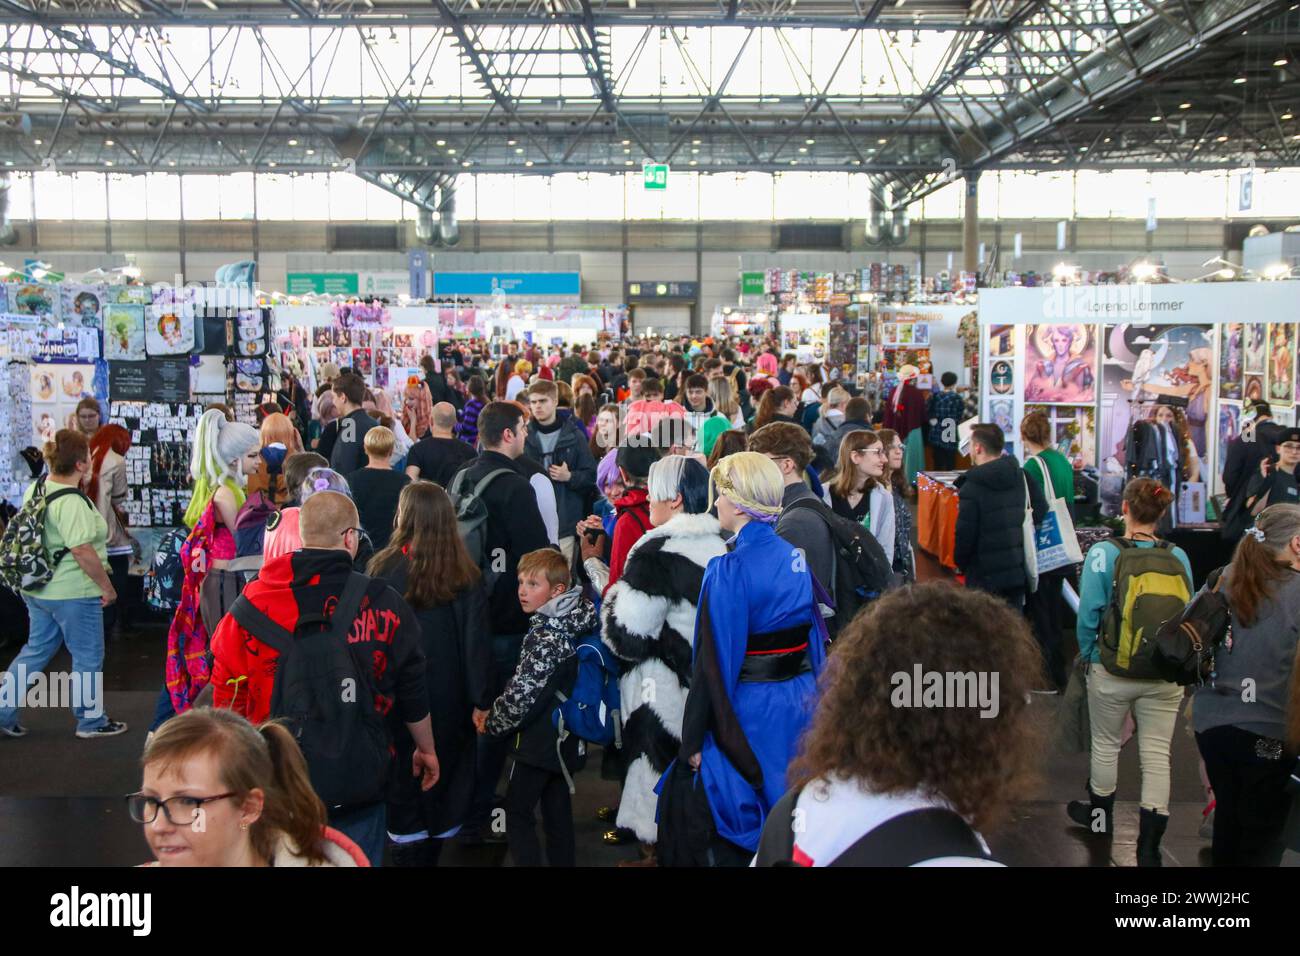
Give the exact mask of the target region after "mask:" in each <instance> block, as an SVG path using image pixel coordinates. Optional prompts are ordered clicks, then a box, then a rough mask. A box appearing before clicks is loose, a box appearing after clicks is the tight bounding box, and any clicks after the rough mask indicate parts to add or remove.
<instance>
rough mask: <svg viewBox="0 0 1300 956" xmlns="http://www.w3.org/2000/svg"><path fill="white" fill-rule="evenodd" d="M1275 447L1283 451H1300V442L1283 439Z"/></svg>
mask: <svg viewBox="0 0 1300 956" xmlns="http://www.w3.org/2000/svg"><path fill="white" fill-rule="evenodd" d="M1277 447H1279V448H1281V449H1282V450H1283V451H1289V452H1300V442H1295V441H1284V442H1282V444H1280V445H1278V446H1277Z"/></svg>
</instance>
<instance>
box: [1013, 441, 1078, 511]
mask: <svg viewBox="0 0 1300 956" xmlns="http://www.w3.org/2000/svg"><path fill="white" fill-rule="evenodd" d="M1041 455H1042V459H1043V461H1045V462H1047V471H1048V473H1049V474H1050V475H1051V476H1052V491H1054V492H1055V493H1056V497H1057V498H1060V499H1061V500H1062V501H1064V502H1065V507H1066V509H1067V510H1068V511H1069V512H1070V517H1071V518H1073V517H1074V466H1073V465H1071V464H1070V460H1069V459H1068V458H1066V457H1065V456H1064V455H1062V454H1061V453H1060V452H1059V451H1057V450H1056V449H1055V448H1048V449H1045V450H1044V451H1043V452H1042V453H1041ZM1037 459H1038V456H1036V455H1035V456H1031V457H1029V458H1026V459H1025V474H1026V475H1028V476H1029V477H1030V478H1033V479H1034V481H1036V482H1038V486H1039V487H1040V488H1042V489H1043V494H1044V495H1046V494H1047V485H1046V484H1044V483H1043V472H1042V469H1041V468H1040V467H1039V462H1038V460H1037ZM1048 504H1051V502H1050V501H1049V502H1048Z"/></svg>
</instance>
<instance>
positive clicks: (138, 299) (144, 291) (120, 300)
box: [104, 285, 153, 306]
mask: <svg viewBox="0 0 1300 956" xmlns="http://www.w3.org/2000/svg"><path fill="white" fill-rule="evenodd" d="M152 302H153V290H152V289H150V288H149V287H148V286H147V285H111V286H109V287H108V290H107V291H106V292H105V294H104V304H105V305H106V306H109V305H150V304H151V303H152Z"/></svg>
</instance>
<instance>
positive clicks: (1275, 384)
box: [1267, 323, 1295, 405]
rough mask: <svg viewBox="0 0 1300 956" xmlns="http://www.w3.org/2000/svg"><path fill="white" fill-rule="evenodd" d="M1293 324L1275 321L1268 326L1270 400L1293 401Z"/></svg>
mask: <svg viewBox="0 0 1300 956" xmlns="http://www.w3.org/2000/svg"><path fill="white" fill-rule="evenodd" d="M1294 389H1295V326H1294V325H1292V324H1290V323H1277V324H1275V325H1270V326H1269V327H1268V389H1267V397H1268V400H1269V401H1270V402H1277V403H1279V404H1287V405H1290V404H1291V403H1292V402H1294V401H1295V397H1294V395H1295V392H1294Z"/></svg>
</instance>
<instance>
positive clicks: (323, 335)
mask: <svg viewBox="0 0 1300 956" xmlns="http://www.w3.org/2000/svg"><path fill="white" fill-rule="evenodd" d="M332 331H333V330H332V329H330V328H329V326H325V325H321V326H317V327H316V328H314V329H312V330H311V344H312V345H313V346H315V347H316V348H328V347H329V346H331V345H333V344H334V337H333V335H332V334H331V333H332Z"/></svg>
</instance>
